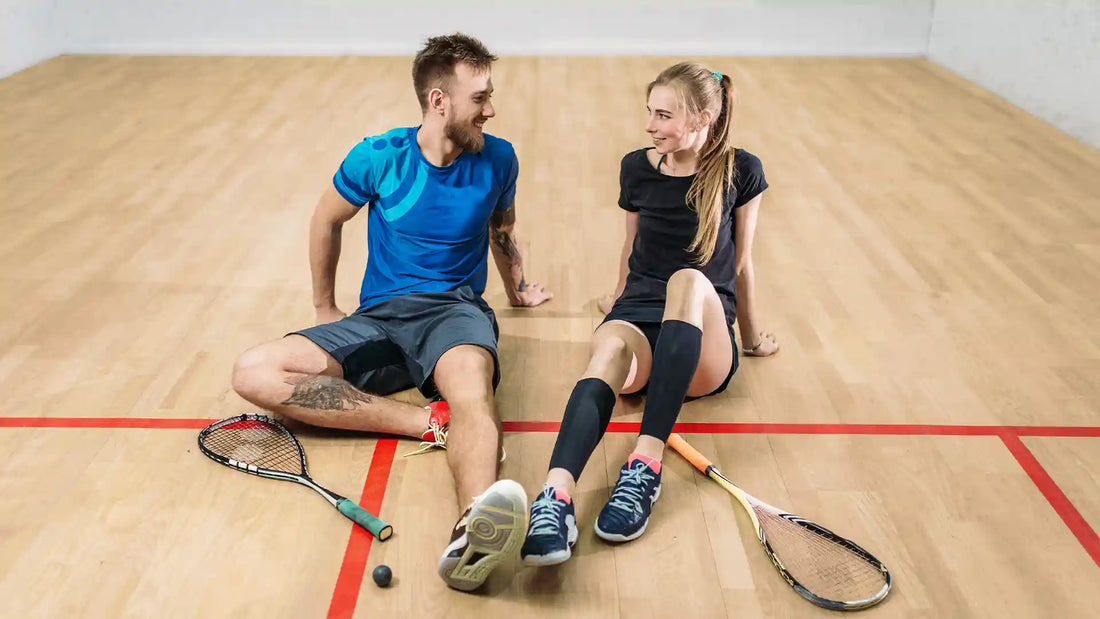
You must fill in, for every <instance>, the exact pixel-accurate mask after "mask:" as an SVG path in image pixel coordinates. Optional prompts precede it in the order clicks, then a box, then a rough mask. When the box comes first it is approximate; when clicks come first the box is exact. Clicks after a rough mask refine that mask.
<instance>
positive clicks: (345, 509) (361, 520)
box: [336, 499, 393, 542]
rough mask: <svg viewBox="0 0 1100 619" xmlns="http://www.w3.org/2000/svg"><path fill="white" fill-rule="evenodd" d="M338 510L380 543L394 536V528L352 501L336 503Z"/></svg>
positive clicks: (342, 500) (346, 500) (341, 500)
mask: <svg viewBox="0 0 1100 619" xmlns="http://www.w3.org/2000/svg"><path fill="white" fill-rule="evenodd" d="M336 509H338V510H340V513H341V514H343V515H345V516H347V517H348V518H349V519H350V520H351V521H352V522H354V523H356V524H358V525H359V526H361V527H363V528H364V529H366V530H368V531H370V534H371V535H373V536H375V537H377V538H378V540H379V541H382V542H384V541H386V540H388V539H389V538H390V536H391V535H393V527H391V526H390V525H388V524H386V523H385V522H383V521H382V520H381V519H380V518H378V517H376V516H374V515H373V514H371V513H370V512H368V511H367V510H365V509H363V508H362V507H359V506H358V505H356V504H355V501H352V500H351V499H340V500H339V501H337V502H336Z"/></svg>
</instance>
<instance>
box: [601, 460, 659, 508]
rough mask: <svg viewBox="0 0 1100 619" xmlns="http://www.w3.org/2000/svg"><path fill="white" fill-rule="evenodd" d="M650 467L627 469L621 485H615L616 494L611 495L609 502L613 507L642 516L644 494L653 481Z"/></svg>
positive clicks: (620, 482) (620, 480) (620, 481)
mask: <svg viewBox="0 0 1100 619" xmlns="http://www.w3.org/2000/svg"><path fill="white" fill-rule="evenodd" d="M647 470H649V469H648V467H645V466H640V467H638V468H636V469H627V470H626V472H625V473H623V476H622V478H621V479H619V483H617V484H615V492H613V493H612V494H611V500H609V501H608V502H607V504H608V505H610V506H611V507H617V508H619V509H621V510H623V511H628V512H633V513H636V514H641V513H643V512H642V499H643V498H644V494H643V492H644V491H645V484H646V482H648V481H650V480H651V479H653V476H652V475H650V474H649V473H647V472H646V471H647Z"/></svg>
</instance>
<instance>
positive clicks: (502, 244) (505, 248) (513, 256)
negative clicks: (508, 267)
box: [490, 230, 523, 266]
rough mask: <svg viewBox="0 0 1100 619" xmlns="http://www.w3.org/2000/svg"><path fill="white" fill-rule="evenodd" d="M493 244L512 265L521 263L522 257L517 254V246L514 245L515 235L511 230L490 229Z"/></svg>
mask: <svg viewBox="0 0 1100 619" xmlns="http://www.w3.org/2000/svg"><path fill="white" fill-rule="evenodd" d="M490 234H491V236H492V241H493V245H496V247H497V249H499V250H500V251H501V253H502V254H504V255H505V256H506V257H507V258H508V261H509V262H510V263H512V264H513V265H517V264H518V265H521V266H522V264H523V257H522V256H520V254H519V246H517V245H516V237H515V235H513V234H512V233H511V232H507V231H504V230H491V231H490Z"/></svg>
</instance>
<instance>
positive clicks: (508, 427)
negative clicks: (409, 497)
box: [0, 417, 1100, 438]
mask: <svg viewBox="0 0 1100 619" xmlns="http://www.w3.org/2000/svg"><path fill="white" fill-rule="evenodd" d="M215 421H217V419H197V418H192V419H186V418H182V419H172V418H153V417H0V428H154V429H168V430H187V429H193V430H200V429H202V428H205V427H206V426H208V425H210V424H211V423H214V422H215ZM502 425H503V427H504V431H505V432H557V431H558V429H559V428H560V427H561V423H560V422H557V421H505V422H504V423H503V424H502ZM640 428H641V424H640V423H638V422H625V421H613V422H611V424H609V425H608V427H607V431H608V432H612V433H618V432H638V431H639V429H640ZM675 431H677V432H680V433H683V434H854V435H879V436H887V435H895V436H1001V435H1002V433H1004V432H1009V433H1011V434H1013V435H1015V436H1049V437H1094V438H1100V426H973V425H958V426H956V425H935V424H867V423H698V422H684V423H678V424H676V428H675Z"/></svg>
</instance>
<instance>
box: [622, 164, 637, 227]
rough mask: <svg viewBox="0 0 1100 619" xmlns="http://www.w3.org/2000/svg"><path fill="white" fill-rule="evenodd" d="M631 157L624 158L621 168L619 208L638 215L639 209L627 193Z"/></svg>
mask: <svg viewBox="0 0 1100 619" xmlns="http://www.w3.org/2000/svg"><path fill="white" fill-rule="evenodd" d="M629 157H630V155H627V156H626V157H623V162H622V165H621V166H620V167H619V208H621V209H623V210H624V211H630V212H631V213H637V212H638V207H636V206H634V205H633V204H631V203H630V195H629V194H628V193H627V185H628V184H629V183H628V181H629V176H630V175H629V173H628V167H627V160H628V158H629Z"/></svg>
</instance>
